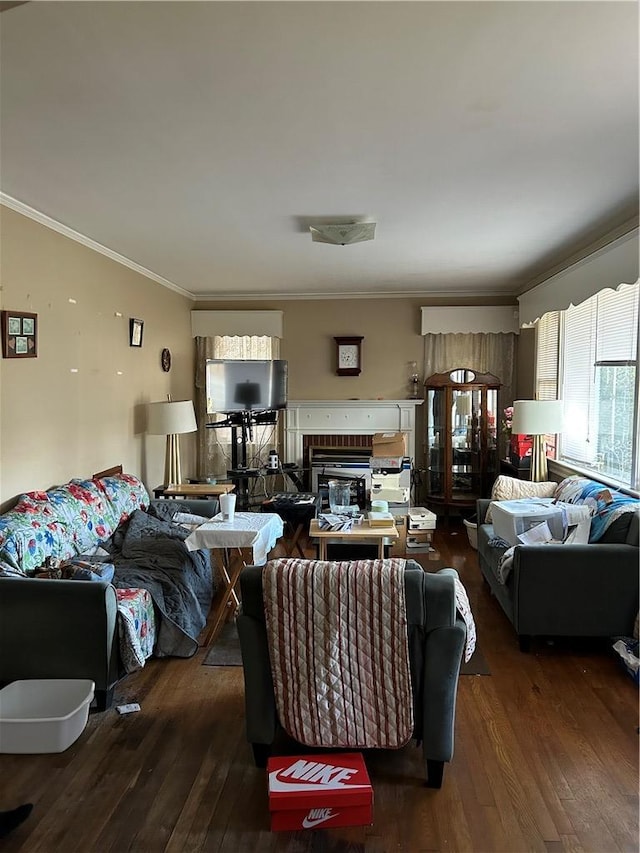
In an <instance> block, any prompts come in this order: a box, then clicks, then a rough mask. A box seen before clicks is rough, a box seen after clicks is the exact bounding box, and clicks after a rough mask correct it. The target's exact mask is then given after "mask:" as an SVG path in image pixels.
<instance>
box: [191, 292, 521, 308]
mask: <svg viewBox="0 0 640 853" xmlns="http://www.w3.org/2000/svg"><path fill="white" fill-rule="evenodd" d="M263 299H268V300H270V301H272V300H278V301H283V302H287V301H288V302H295V301H299V300H310V299H313V300H323V299H331V300H332V301H333V302H335V301H336V300H337V299H420V300H422V301H423V302H427V301H428V300H430V299H444V300H446V301H447V304H451V302H452V300H457V299H465V300H466V299H469V300H472V301H473V302H475V303H478V300H481V304H482V305H486V304H487V300H491V301H492V304H493V300H496V299H497V300H504V301H505V304H509V305H511V304H513V305H515V304H516V291H507V292H505V291H504V290H483V291H482V292H479V291H477V290H456V291H451V290H380V291H376V290H360V291H353V292H350V291H340V293H330V292H327V291H326V290H323V291H318V292H317V293H313V292H310V293H286V292H284V293H275V292H273V291H269V293H264V292H260V291H259V292H254V293H236V292H235V291H232V290H228V291H226V292H218V293H198V294H197V296H196V300H197V301H198V302H258V301H260V300H263Z"/></svg>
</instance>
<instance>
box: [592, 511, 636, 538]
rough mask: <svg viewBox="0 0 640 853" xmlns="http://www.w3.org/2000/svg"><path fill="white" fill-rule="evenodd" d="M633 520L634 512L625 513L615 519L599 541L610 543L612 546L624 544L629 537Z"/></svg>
mask: <svg viewBox="0 0 640 853" xmlns="http://www.w3.org/2000/svg"><path fill="white" fill-rule="evenodd" d="M632 519H633V513H632V512H623V513H622V515H620V516H619V517H618V518H616V519H615V521H612V522H611V524H610V525H609V526H608V527H607V529H606V530H605V532H604V533H603V534H602V536H601V537H600V539H599V541H600V542H608V543H609V544H611V545H617V544H620V545H622V544H624V543H625V542H626V541H627V537H628V535H629V529H630V527H631V520H632Z"/></svg>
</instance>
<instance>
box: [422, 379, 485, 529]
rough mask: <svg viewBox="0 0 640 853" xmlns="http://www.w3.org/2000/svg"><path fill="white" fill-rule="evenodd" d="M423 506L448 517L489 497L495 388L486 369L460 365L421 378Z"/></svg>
mask: <svg viewBox="0 0 640 853" xmlns="http://www.w3.org/2000/svg"><path fill="white" fill-rule="evenodd" d="M424 389H425V403H426V405H425V412H424V417H425V446H424V451H425V452H424V459H425V466H426V483H425V487H426V493H425V501H426V503H427V505H432V509H434V511H435V510H436V509H437V508H438V507H442V508H443V509H444V514H445V515H448V514H449V513H450V512H451V509H452V508H453V509H454V510H455V509H456V508H464V507H475V503H476V500H477V499H478V498H482V497H488V496H489V494H490V491H491V486H492V485H493V481H494V480H495V478H496V475H497V473H498V464H499V463H498V455H499V454H498V433H497V430H498V392H499V389H500V380H499V379H498V378H497V377H496V376H492V375H491V374H490V373H478V372H477V371H475V370H471V369H469V368H459V369H456V370H451V371H448V372H447V373H435V374H433V376H430V377H429V378H428V379H426V380H425V383H424Z"/></svg>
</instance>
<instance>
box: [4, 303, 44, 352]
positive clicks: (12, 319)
mask: <svg viewBox="0 0 640 853" xmlns="http://www.w3.org/2000/svg"><path fill="white" fill-rule="evenodd" d="M2 356H3V358H37V356H38V315H37V314H31V313H27V312H25V311H3V312H2Z"/></svg>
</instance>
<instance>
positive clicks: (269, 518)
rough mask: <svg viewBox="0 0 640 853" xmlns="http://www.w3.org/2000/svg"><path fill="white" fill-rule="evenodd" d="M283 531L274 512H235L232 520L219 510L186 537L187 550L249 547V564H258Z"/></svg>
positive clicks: (262, 562) (259, 564)
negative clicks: (251, 555) (251, 556)
mask: <svg viewBox="0 0 640 853" xmlns="http://www.w3.org/2000/svg"><path fill="white" fill-rule="evenodd" d="M283 532H284V525H283V522H282V519H281V518H280V516H279V515H276V513H275V512H236V513H235V516H234V519H233V521H225V520H224V519H223V517H222V513H218V515H214V516H213V518H210V519H208V520H207V521H205V522H204V524H201V525H200V526H199V527H196V529H195V530H194V531H193V532H192V533H191V534H190V535H189V536H188V537H187V539H186V540H185V545H186V546H187V548H188V549H189V550H190V551H196V550H198V549H199V548H251V549H252V550H253V564H254V565H255V566H262V565H264V564H265V563H266V562H267V555H268V554H269V551H271V549H272V548H273V547H275V544H276V542H277V541H278V539H279V538H280V537H281V536H282V534H283Z"/></svg>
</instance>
